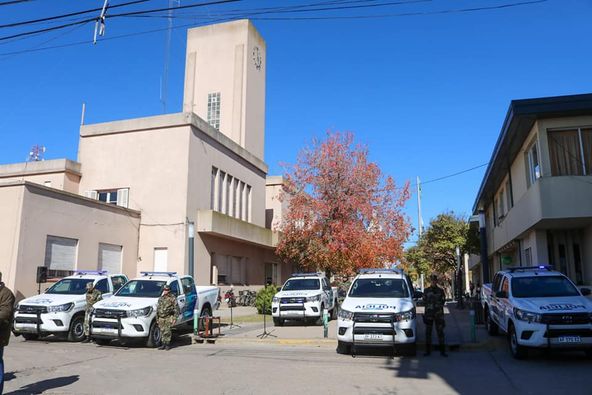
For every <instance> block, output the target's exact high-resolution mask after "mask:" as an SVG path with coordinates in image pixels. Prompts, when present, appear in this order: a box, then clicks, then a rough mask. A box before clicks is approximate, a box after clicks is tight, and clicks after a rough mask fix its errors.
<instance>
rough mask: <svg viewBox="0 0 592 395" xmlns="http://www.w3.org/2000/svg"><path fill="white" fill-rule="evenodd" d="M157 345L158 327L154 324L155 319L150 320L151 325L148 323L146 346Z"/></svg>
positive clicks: (158, 342)
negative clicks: (148, 330)
mask: <svg viewBox="0 0 592 395" xmlns="http://www.w3.org/2000/svg"><path fill="white" fill-rule="evenodd" d="M158 346H160V328H159V327H158V325H156V320H154V321H152V325H150V332H149V333H148V340H146V347H150V348H154V347H158Z"/></svg>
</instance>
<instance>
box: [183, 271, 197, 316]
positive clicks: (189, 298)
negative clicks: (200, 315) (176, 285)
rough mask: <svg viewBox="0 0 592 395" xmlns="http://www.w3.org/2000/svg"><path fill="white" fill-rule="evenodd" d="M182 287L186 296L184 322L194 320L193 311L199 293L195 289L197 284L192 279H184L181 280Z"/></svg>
mask: <svg viewBox="0 0 592 395" xmlns="http://www.w3.org/2000/svg"><path fill="white" fill-rule="evenodd" d="M181 285H182V286H183V293H184V294H185V311H184V312H182V314H183V320H184V321H187V320H190V319H192V318H193V310H195V305H196V303H197V291H196V289H195V282H194V281H193V278H191V277H183V278H182V279H181Z"/></svg>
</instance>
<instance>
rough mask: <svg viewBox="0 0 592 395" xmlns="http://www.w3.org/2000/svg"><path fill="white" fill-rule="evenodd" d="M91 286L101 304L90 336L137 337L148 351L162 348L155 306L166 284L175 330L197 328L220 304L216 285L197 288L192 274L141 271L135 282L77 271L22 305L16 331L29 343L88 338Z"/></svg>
mask: <svg viewBox="0 0 592 395" xmlns="http://www.w3.org/2000/svg"><path fill="white" fill-rule="evenodd" d="M88 282H93V284H94V286H95V289H97V290H99V291H100V292H101V293H102V296H103V300H101V301H99V302H97V303H95V305H94V306H93V310H92V313H91V319H90V336H91V337H92V338H93V339H94V340H95V341H96V342H97V343H98V344H107V343H109V342H110V341H111V340H113V339H137V340H141V341H144V342H145V344H146V345H147V346H148V347H157V346H158V345H159V344H160V329H159V328H158V326H157V325H156V305H157V302H158V298H159V297H160V295H161V294H162V289H163V287H164V286H165V285H168V286H169V287H170V289H171V292H172V293H173V294H174V295H176V298H177V303H178V305H179V311H180V314H179V317H178V318H177V322H176V324H175V327H176V328H179V327H181V326H183V325H193V319H194V316H196V315H198V316H199V317H205V316H211V315H212V312H213V310H215V309H217V308H218V305H219V301H218V300H219V290H218V288H217V287H215V286H196V285H195V282H194V280H193V278H192V277H191V276H178V275H177V274H176V273H174V272H142V273H141V276H140V277H137V278H134V279H132V280H129V281H128V279H127V277H125V276H124V275H121V274H117V275H109V274H107V273H106V272H94V271H79V272H77V273H76V274H75V275H73V276H69V277H65V278H63V279H62V280H60V281H58V282H57V283H55V284H54V285H53V286H52V287H51V288H49V289H48V290H47V291H46V292H45V293H43V294H41V295H36V296H33V297H30V298H27V299H24V300H22V301H21V302H19V303H18V305H17V309H16V313H15V318H14V326H13V332H14V333H15V335H23V337H24V338H25V339H27V340H32V339H36V338H38V337H41V336H47V335H52V334H53V335H58V336H60V335H61V336H64V337H67V338H68V340H71V341H81V340H82V339H83V338H84V328H83V325H84V307H85V305H86V299H85V292H86V284H87V283H88Z"/></svg>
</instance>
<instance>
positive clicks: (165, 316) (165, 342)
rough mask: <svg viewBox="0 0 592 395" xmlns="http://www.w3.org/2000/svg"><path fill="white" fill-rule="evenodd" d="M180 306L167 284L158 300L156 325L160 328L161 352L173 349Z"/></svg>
mask: <svg viewBox="0 0 592 395" xmlns="http://www.w3.org/2000/svg"><path fill="white" fill-rule="evenodd" d="M179 313H180V311H179V305H178V304H177V297H176V296H175V295H173V293H172V292H171V287H170V286H169V285H168V284H166V285H165V286H164V287H163V289H162V295H161V297H160V298H158V305H157V307H156V323H157V324H158V327H159V328H160V338H161V342H162V344H161V346H160V347H158V349H159V350H166V351H168V350H170V349H171V346H170V344H171V337H172V336H173V332H172V331H173V326H175V323H176V322H177V317H178V316H179Z"/></svg>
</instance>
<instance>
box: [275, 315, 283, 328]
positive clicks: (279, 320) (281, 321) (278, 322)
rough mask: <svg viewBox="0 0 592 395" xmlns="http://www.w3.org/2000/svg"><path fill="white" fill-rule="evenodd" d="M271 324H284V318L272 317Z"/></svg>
mask: <svg viewBox="0 0 592 395" xmlns="http://www.w3.org/2000/svg"><path fill="white" fill-rule="evenodd" d="M273 326H284V320H283V319H281V318H276V317H273Z"/></svg>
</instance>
